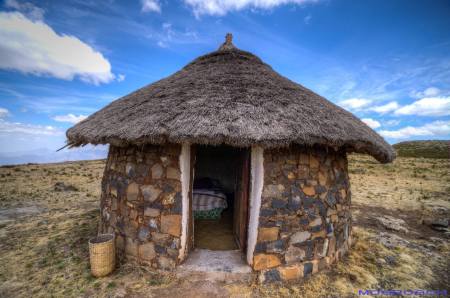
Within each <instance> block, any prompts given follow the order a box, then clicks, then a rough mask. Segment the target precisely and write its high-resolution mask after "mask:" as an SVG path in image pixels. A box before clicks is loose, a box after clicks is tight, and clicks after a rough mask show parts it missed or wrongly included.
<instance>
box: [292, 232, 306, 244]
mask: <svg viewBox="0 0 450 298" xmlns="http://www.w3.org/2000/svg"><path fill="white" fill-rule="evenodd" d="M310 237H311V233H310V232H308V231H302V232H296V233H294V234H292V236H291V240H290V243H291V244H294V243H302V242H304V241H306V240H308V239H309V238H310Z"/></svg>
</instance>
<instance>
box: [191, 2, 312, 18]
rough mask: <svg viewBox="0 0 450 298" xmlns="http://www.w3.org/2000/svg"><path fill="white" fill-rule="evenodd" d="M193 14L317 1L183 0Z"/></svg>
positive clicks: (212, 13)
mask: <svg viewBox="0 0 450 298" xmlns="http://www.w3.org/2000/svg"><path fill="white" fill-rule="evenodd" d="M184 2H185V3H186V4H187V5H188V6H189V7H190V8H191V9H192V10H193V12H194V14H195V16H197V17H199V16H201V15H216V16H223V15H226V14H227V13H229V12H232V11H239V10H243V9H248V8H250V9H264V10H267V9H272V8H275V7H277V6H280V5H286V4H296V5H302V4H305V3H311V2H317V0H227V1H223V0H184Z"/></svg>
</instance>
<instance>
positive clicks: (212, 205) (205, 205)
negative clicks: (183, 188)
mask: <svg viewBox="0 0 450 298" xmlns="http://www.w3.org/2000/svg"><path fill="white" fill-rule="evenodd" d="M227 207H228V205H227V197H226V195H225V194H224V193H223V192H220V191H217V190H211V189H194V191H193V200H192V209H193V210H194V211H205V210H212V209H216V208H222V209H225V208H227Z"/></svg>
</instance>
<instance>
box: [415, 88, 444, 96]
mask: <svg viewBox="0 0 450 298" xmlns="http://www.w3.org/2000/svg"><path fill="white" fill-rule="evenodd" d="M439 93H441V90H440V89H439V88H436V87H428V88H427V89H425V90H423V91H412V92H411V93H410V95H411V97H415V98H422V97H433V96H437V95H439Z"/></svg>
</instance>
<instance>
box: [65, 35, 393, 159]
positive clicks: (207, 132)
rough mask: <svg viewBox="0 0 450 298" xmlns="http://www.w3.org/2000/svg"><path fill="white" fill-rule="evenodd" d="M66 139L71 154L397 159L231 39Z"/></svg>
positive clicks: (356, 124)
mask: <svg viewBox="0 0 450 298" xmlns="http://www.w3.org/2000/svg"><path fill="white" fill-rule="evenodd" d="M67 138H68V142H69V144H70V145H71V146H80V145H84V144H87V143H92V144H107V143H110V144H113V145H117V146H125V145H128V144H137V145H140V144H145V143H153V144H162V143H181V142H191V143H197V144H228V145H232V146H240V147H243V146H250V145H261V146H264V147H277V146H289V145H291V144H301V145H306V146H313V145H320V146H327V147H332V148H336V149H338V148H343V149H345V150H347V151H349V152H351V151H355V152H360V153H368V154H371V155H372V156H374V157H375V158H376V159H378V160H379V161H380V162H390V161H392V160H393V159H394V158H395V153H394V150H393V149H392V147H391V146H390V145H389V144H388V143H386V142H385V141H384V139H383V138H382V137H381V136H379V135H378V134H377V133H376V132H375V131H373V130H372V129H371V128H369V127H368V126H367V125H366V124H364V123H363V122H362V121H360V120H359V119H358V118H357V117H355V116H354V115H352V114H351V113H349V112H347V111H345V110H344V109H342V108H340V107H338V106H336V105H334V104H333V103H331V102H329V101H328V100H326V99H325V98H323V97H321V96H320V95H317V94H316V93H314V92H312V91H311V90H309V89H307V88H305V87H303V86H301V85H299V84H297V83H294V82H292V81H290V80H289V79H287V78H285V77H283V76H281V75H279V74H278V73H276V72H275V71H274V70H273V69H272V68H271V67H270V66H269V65H267V64H265V63H264V62H262V61H261V60H260V59H259V58H258V57H256V56H254V55H253V54H251V53H249V52H245V51H241V50H239V49H237V48H235V47H234V46H233V44H232V43H231V38H229V39H228V41H227V42H226V43H224V44H223V45H222V46H221V47H220V49H219V50H218V51H215V52H212V53H210V54H207V55H205V56H201V57H199V58H197V59H196V60H194V61H193V62H191V63H189V64H188V65H187V66H185V67H184V68H183V69H181V70H180V71H178V72H176V73H175V74H173V75H171V76H169V77H167V78H165V79H162V80H160V81H158V82H155V83H153V84H150V85H148V86H145V87H143V88H141V89H139V90H137V91H135V92H133V93H131V94H129V95H127V96H124V97H122V98H120V99H118V100H116V101H114V102H112V103H111V104H109V105H108V106H106V107H105V108H103V109H101V110H100V111H98V112H96V113H95V114H93V115H91V116H90V117H88V118H87V119H86V120H84V121H82V122H80V123H78V124H77V125H75V126H74V127H72V128H71V129H69V130H68V131H67Z"/></svg>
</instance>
